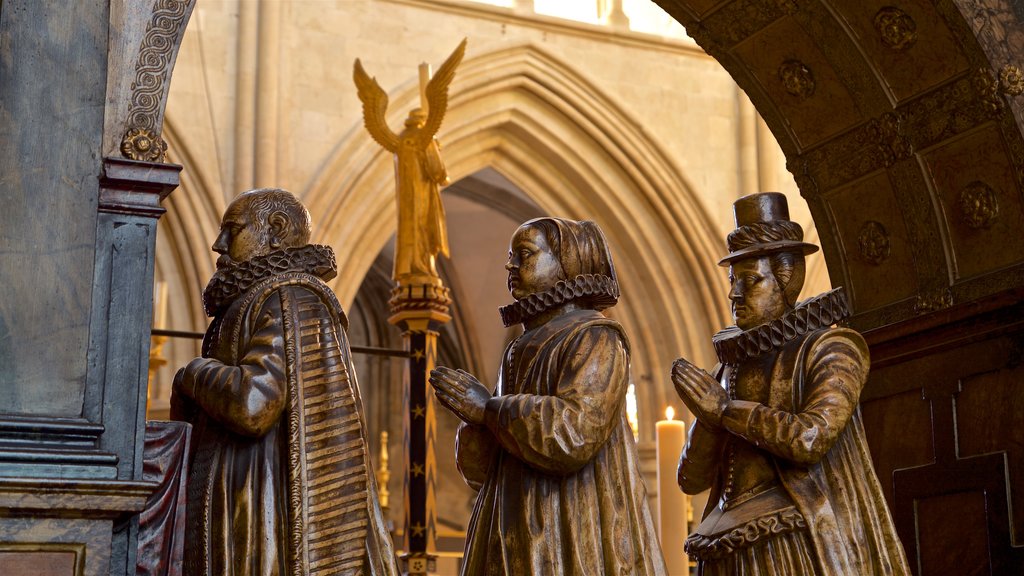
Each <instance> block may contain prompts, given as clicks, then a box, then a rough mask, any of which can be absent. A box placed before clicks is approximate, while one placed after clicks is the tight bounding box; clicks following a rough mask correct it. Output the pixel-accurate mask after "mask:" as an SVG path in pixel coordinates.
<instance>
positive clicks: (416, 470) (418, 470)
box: [412, 462, 424, 476]
mask: <svg viewBox="0 0 1024 576" xmlns="http://www.w3.org/2000/svg"><path fill="white" fill-rule="evenodd" d="M423 472H424V470H423V464H420V463H419V462H417V463H415V464H413V465H412V475H413V476H423Z"/></svg>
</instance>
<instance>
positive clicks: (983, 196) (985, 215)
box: [959, 180, 999, 230]
mask: <svg viewBox="0 0 1024 576" xmlns="http://www.w3.org/2000/svg"><path fill="white" fill-rule="evenodd" d="M959 204H960V217H961V219H962V220H963V222H964V224H966V225H967V226H968V227H970V228H973V229H975V230H980V229H983V228H990V227H991V226H992V224H993V223H994V222H995V221H996V218H997V217H998V216H999V201H998V199H997V198H996V192H995V190H993V189H992V188H991V187H990V186H989V185H988V184H985V183H984V182H981V181H978V180H975V181H974V182H971V183H970V184H968V185H967V186H965V187H964V189H963V190H961V191H960V199H959Z"/></svg>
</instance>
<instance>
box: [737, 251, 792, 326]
mask: <svg viewBox="0 0 1024 576" xmlns="http://www.w3.org/2000/svg"><path fill="white" fill-rule="evenodd" d="M729 284H730V286H731V288H730V290H729V300H731V301H732V319H733V321H735V322H736V325H737V326H739V327H740V328H742V329H744V330H749V329H751V328H756V327H757V326H760V325H761V324H765V323H767V322H771V321H772V320H775V319H776V318H781V317H782V315H783V314H785V312H786V299H785V297H784V295H783V293H782V287H781V286H779V282H778V280H776V279H775V275H774V274H772V268H771V263H770V261H769V259H768V258H767V257H764V258H748V259H746V260H738V261H736V262H733V264H732V266H731V267H730V268H729Z"/></svg>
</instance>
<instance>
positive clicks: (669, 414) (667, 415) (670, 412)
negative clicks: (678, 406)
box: [665, 406, 676, 420]
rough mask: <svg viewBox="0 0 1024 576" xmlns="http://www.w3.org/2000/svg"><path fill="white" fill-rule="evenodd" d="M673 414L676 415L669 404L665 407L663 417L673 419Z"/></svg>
mask: <svg viewBox="0 0 1024 576" xmlns="http://www.w3.org/2000/svg"><path fill="white" fill-rule="evenodd" d="M675 415H676V410H675V408H673V407H671V406H669V407H668V408H665V419H666V420H671V419H673V418H674V417H675Z"/></svg>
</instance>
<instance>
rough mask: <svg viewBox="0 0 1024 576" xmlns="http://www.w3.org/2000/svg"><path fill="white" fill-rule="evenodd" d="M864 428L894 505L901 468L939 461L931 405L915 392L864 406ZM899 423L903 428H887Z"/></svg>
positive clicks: (885, 487)
mask: <svg viewBox="0 0 1024 576" xmlns="http://www.w3.org/2000/svg"><path fill="white" fill-rule="evenodd" d="M861 415H862V416H863V418H864V429H865V430H867V431H869V432H867V438H868V446H869V447H870V448H871V457H872V459H873V460H874V464H875V472H876V473H877V474H878V481H879V482H881V484H882V492H884V493H885V500H886V502H888V503H889V506H892V503H893V481H892V473H893V472H894V471H896V470H897V469H899V468H906V467H908V466H923V465H925V464H930V463H931V462H932V461H934V460H935V452H934V450H933V448H932V437H931V433H932V413H931V406H930V405H929V404H928V402H926V401H925V400H924V399H923V398H922V397H921V390H920V389H919V388H918V389H914V390H908V391H906V392H902V393H900V394H894V395H892V396H889V397H886V398H884V399H880V400H872V401H867V402H864V403H862V404H861ZM891 422H899V428H898V429H893V428H892V427H887V424H888V423H891Z"/></svg>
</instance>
